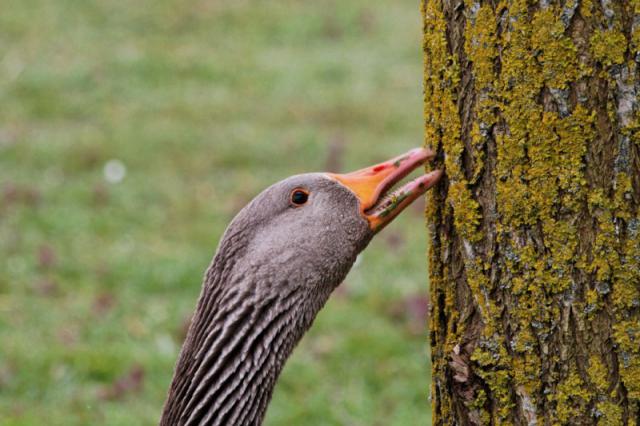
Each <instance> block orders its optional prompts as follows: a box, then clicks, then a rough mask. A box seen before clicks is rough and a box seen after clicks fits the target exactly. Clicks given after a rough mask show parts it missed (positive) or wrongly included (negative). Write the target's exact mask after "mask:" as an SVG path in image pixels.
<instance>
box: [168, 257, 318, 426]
mask: <svg viewBox="0 0 640 426" xmlns="http://www.w3.org/2000/svg"><path fill="white" fill-rule="evenodd" d="M221 249H222V248H221ZM221 252H223V250H220V251H219V254H218V255H216V257H215V258H214V261H213V263H212V265H211V266H210V268H209V270H208V271H207V274H206V276H205V282H204V285H203V290H202V293H201V295H200V300H199V301H198V307H197V309H196V312H195V314H194V317H193V320H192V323H191V326H190V328H189V332H188V334H187V338H186V340H185V343H184V345H183V347H182V351H181V353H180V358H179V361H178V364H177V365H176V370H175V373H174V377H173V381H172V384H171V388H170V390H169V396H168V399H167V402H166V403H165V407H164V412H163V416H162V419H161V421H160V424H161V425H162V426H164V425H167V426H168V425H205V424H206V425H247V424H252V425H257V424H260V423H261V421H262V418H263V417H264V414H265V411H266V407H267V405H268V403H269V401H270V399H271V395H272V392H273V387H274V385H275V382H276V379H277V377H278V375H279V374H280V371H281V370H282V367H283V365H284V363H285V361H286V359H287V357H288V356H289V354H290V353H291V351H292V350H293V348H294V346H295V345H296V343H297V342H298V340H299V339H300V338H301V337H302V334H303V333H304V332H305V331H306V329H307V328H308V327H309V326H310V325H311V322H312V321H313V317H310V316H309V315H304V313H303V312H300V311H299V310H300V307H301V306H302V305H303V304H304V302H303V301H302V300H301V292H300V291H297V290H296V288H297V286H295V285H278V284H280V283H271V284H273V285H270V287H272V288H278V289H279V290H278V291H274V292H271V293H270V294H267V295H265V294H258V293H259V292H256V291H252V289H255V288H256V285H253V284H255V283H251V282H250V281H252V280H264V279H265V277H256V276H254V275H253V274H250V273H249V274H247V273H246V271H245V273H243V274H239V275H238V274H235V275H234V274H233V271H234V269H235V268H234V265H233V259H234V258H237V256H234V255H233V253H226V255H225V254H224V253H223V254H220V253H221ZM235 254H236V255H238V254H240V253H237V252H236V253H235ZM240 281H242V282H240ZM260 287H261V288H264V285H263V286H260Z"/></svg>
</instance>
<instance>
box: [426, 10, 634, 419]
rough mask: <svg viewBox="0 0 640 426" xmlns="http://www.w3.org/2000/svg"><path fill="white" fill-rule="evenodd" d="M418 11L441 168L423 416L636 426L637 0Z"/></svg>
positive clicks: (433, 205) (430, 129) (433, 218)
mask: <svg viewBox="0 0 640 426" xmlns="http://www.w3.org/2000/svg"><path fill="white" fill-rule="evenodd" d="M423 19H424V30H425V37H424V46H423V47H424V50H425V80H424V85H425V135H426V143H427V144H428V145H431V146H434V147H436V148H437V149H438V160H437V161H438V162H439V163H438V165H439V167H444V168H445V170H446V179H445V180H443V182H442V183H441V184H440V186H439V188H438V189H437V190H436V191H435V192H434V194H433V195H432V199H431V202H430V204H429V207H428V210H427V218H428V221H429V223H430V224H431V225H430V229H431V233H432V237H433V238H432V245H431V248H430V250H431V253H430V263H431V268H432V269H431V273H430V275H431V294H432V301H433V308H432V315H431V327H432V328H431V335H432V345H433V356H432V359H433V372H434V378H433V395H434V398H436V403H435V408H434V424H449V423H450V422H451V421H453V419H456V421H467V422H470V423H472V424H486V422H487V421H490V422H492V423H495V424H512V423H518V424H520V423H525V424H526V423H528V424H533V423H535V422H542V423H544V422H549V423H551V424H566V423H567V422H568V421H580V422H597V424H612V425H613V424H623V423H626V424H631V422H633V421H634V415H636V414H634V413H637V415H639V416H640V267H639V265H640V235H639V234H640V217H639V204H640V149H639V148H638V146H639V145H640V140H639V139H640V112H639V111H640V106H639V105H638V99H637V98H638V94H640V83H638V79H639V74H640V73H639V71H638V67H639V66H640V52H638V46H639V45H640V35H638V29H639V28H640V0H632V1H630V2H628V3H626V2H594V1H592V0H582V1H578V0H568V1H563V2H559V1H553V0H545V1H532V0H503V1H499V2H483V1H465V2H461V3H455V4H454V3H452V2H445V1H443V0H424V1H423ZM453 359H455V363H453V362H452V360H453ZM460 362H467V363H468V365H469V371H470V372H471V373H470V374H469V377H468V378H467V377H465V375H460V374H455V373H456V372H455V371H454V372H453V373H452V371H451V368H457V367H451V365H459V364H460ZM614 366H615V367H614ZM612 370H615V371H614V372H613V373H612V372H611V371H612ZM452 377H455V379H454V380H453V381H452V380H451V378H452ZM460 419H463V420H460ZM543 419H544V420H543Z"/></svg>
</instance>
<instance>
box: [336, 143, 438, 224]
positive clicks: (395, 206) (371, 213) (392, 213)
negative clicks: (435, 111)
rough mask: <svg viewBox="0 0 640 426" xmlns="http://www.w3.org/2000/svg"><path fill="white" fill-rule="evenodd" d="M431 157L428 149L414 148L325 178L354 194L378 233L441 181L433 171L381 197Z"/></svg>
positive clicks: (431, 154) (366, 217)
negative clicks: (362, 167)
mask: <svg viewBox="0 0 640 426" xmlns="http://www.w3.org/2000/svg"><path fill="white" fill-rule="evenodd" d="M433 157H434V154H433V151H431V150H430V149H428V148H417V149H413V150H411V151H409V152H407V153H406V154H403V155H401V156H399V157H396V158H393V159H391V160H389V161H385V162H384V163H380V164H376V165H375V166H371V167H367V168H366V169H362V170H358V171H356V172H353V173H347V174H333V173H328V175H329V176H330V177H332V178H333V179H335V180H337V181H338V182H340V183H341V184H342V185H344V186H346V187H347V188H349V189H350V190H351V192H353V193H354V194H355V195H356V197H357V198H358V200H359V201H360V212H361V214H362V215H363V216H364V218H365V219H367V221H368V222H369V226H370V228H371V230H373V231H374V232H379V231H380V230H381V229H382V228H384V227H385V226H386V225H387V224H389V223H390V222H391V221H392V220H393V219H394V218H395V217H396V216H397V215H398V214H399V213H400V212H401V211H402V210H404V209H405V208H406V207H407V206H408V205H409V204H411V203H412V202H413V201H414V200H415V199H417V198H418V197H419V196H421V195H422V194H424V193H425V192H426V191H427V190H428V189H429V188H431V187H432V186H433V185H434V184H435V183H436V182H437V181H438V179H440V176H441V175H442V171H441V170H435V171H433V172H431V173H428V174H426V175H423V176H420V177H418V178H417V179H414V180H412V181H411V182H409V183H407V184H406V185H404V186H402V187H401V188H398V189H397V190H395V191H393V192H391V193H389V194H387V195H384V194H385V192H386V191H388V190H389V189H390V188H391V187H392V186H393V185H395V184H396V183H398V181H400V180H401V179H402V178H404V177H405V176H407V175H408V174H409V173H411V172H412V171H413V170H415V169H416V168H417V167H419V166H421V165H422V164H424V163H425V162H427V161H429V160H431V159H433Z"/></svg>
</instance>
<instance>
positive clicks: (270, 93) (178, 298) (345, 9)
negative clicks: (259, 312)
mask: <svg viewBox="0 0 640 426" xmlns="http://www.w3.org/2000/svg"><path fill="white" fill-rule="evenodd" d="M418 6H419V5H418V1H417V0H400V1H395V2H390V1H381V0H349V1H340V0H322V1H302V0H280V1H263V2H258V1H248V0H227V1H220V0H206V1H204V0H196V1H193V2H189V3H185V2H179V1H176V0H153V1H151V0H140V1H133V2H124V1H115V0H4V1H3V2H2V12H1V13H0V259H1V260H0V424H2V425H40V424H48V425H103V424H104V425H133V424H136V425H137V424H140V425H143V424H144V425H146V424H149V425H151V424H154V423H156V422H157V421H158V419H159V415H160V411H161V407H162V403H163V401H164V397H165V393H166V391H167V388H168V385H169V381H170V378H171V375H172V371H173V366H174V363H175V361H176V357H177V354H178V350H179V347H180V344H181V342H182V339H183V337H184V332H185V328H186V324H187V321H188V318H189V315H190V314H191V312H192V309H193V308H194V306H195V302H196V298H197V296H198V294H199V291H200V284H201V278H202V274H203V271H204V269H205V268H206V267H207V265H208V263H209V261H210V259H211V257H212V254H213V252H214V250H215V247H216V244H217V240H218V238H219V236H220V235H221V233H222V231H223V230H224V227H225V226H226V224H227V223H228V222H229V220H230V219H231V218H232V217H233V215H234V214H235V213H236V212H237V211H238V210H239V209H240V208H241V207H242V206H243V205H244V204H245V203H246V202H247V201H248V200H250V199H251V197H253V196H254V195H256V194H257V193H258V192H260V191H261V189H263V188H264V187H265V186H267V185H268V184H270V183H272V182H275V181H277V180H280V179H282V178H284V177H286V176H289V175H291V174H295V173H302V172H307V171H319V170H326V169H330V170H333V171H347V170H350V169H355V168H360V167H363V166H366V165H369V164H371V163H373V162H375V161H378V160H382V159H386V158H387V157H390V156H393V155H396V154H399V153H401V152H404V151H405V150H408V149H410V148H412V147H415V146H419V145H421V143H422V102H421V92H422V90H421V78H422V77H421V70H422V66H421V41H420V40H421V38H420V37H421V36H420V16H419V9H418ZM417 204H420V203H417ZM422 216H423V215H422V206H420V205H418V206H414V207H412V208H411V209H409V211H408V212H406V213H405V214H403V215H402V216H401V217H400V218H399V219H397V220H396V221H395V223H394V224H393V225H392V226H390V227H389V228H387V229H386V230H385V231H384V232H383V233H382V234H380V235H379V236H378V237H377V239H376V240H375V241H374V242H373V243H372V245H371V246H370V248H369V249H368V250H367V251H366V252H365V253H364V255H363V256H362V258H361V261H360V262H359V263H358V265H357V267H355V268H354V270H353V271H352V272H351V274H350V275H349V277H348V278H347V280H346V282H345V283H344V284H343V285H342V286H341V287H340V288H339V289H338V290H337V291H336V294H334V296H333V297H332V299H331V300H330V302H329V303H328V304H327V306H326V308H325V309H324V310H323V311H322V312H321V313H320V315H319V316H318V318H317V320H316V323H315V325H314V327H313V328H312V330H311V331H310V332H309V333H308V335H307V336H306V337H305V338H304V340H303V341H302V343H301V344H300V346H299V347H298V348H297V349H296V351H295V353H294V355H293V357H292V359H291V360H290V361H289V362H288V364H287V366H286V368H285V371H284V373H283V375H282V377H281V380H280V382H279V384H278V386H277V387H276V391H275V396H274V400H273V402H272V404H271V406H270V408H269V411H268V415H267V422H266V424H267V425H272V426H273V425H417V424H421V425H424V424H429V422H430V409H429V405H428V392H429V365H428V356H427V351H428V348H427V343H426V342H427V334H426V303H427V302H426V297H425V296H426V292H427V283H426V271H425V251H426V237H425V230H424V225H423V219H422Z"/></svg>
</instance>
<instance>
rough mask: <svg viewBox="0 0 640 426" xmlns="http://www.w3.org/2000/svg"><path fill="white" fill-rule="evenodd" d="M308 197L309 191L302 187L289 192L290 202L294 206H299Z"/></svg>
mask: <svg viewBox="0 0 640 426" xmlns="http://www.w3.org/2000/svg"><path fill="white" fill-rule="evenodd" d="M308 199H309V193H308V192H307V191H305V190H304V189H294V190H293V192H292V193H291V203H292V204H293V205H294V206H301V205H303V204H305V203H306V202H307V200H308Z"/></svg>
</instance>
